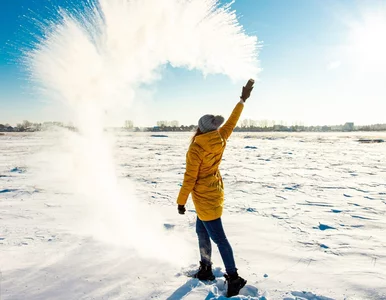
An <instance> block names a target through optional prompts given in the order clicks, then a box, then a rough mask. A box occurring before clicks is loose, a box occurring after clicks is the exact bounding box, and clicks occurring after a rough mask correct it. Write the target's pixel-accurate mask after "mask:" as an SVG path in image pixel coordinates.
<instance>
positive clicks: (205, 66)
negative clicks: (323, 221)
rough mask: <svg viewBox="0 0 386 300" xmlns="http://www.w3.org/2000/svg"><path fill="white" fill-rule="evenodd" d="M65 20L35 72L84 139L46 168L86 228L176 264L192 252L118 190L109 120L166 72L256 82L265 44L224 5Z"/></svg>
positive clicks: (129, 10) (158, 6)
mask: <svg viewBox="0 0 386 300" xmlns="http://www.w3.org/2000/svg"><path fill="white" fill-rule="evenodd" d="M58 15H59V18H57V17H55V18H54V19H53V20H49V21H47V22H45V23H44V24H45V25H44V26H43V28H42V29H43V32H44V34H43V35H42V37H41V38H40V39H39V40H38V42H37V43H36V45H35V47H34V49H33V50H31V51H29V52H28V53H26V61H27V67H28V68H29V70H30V74H31V79H32V80H33V81H34V82H36V84H37V85H38V86H39V87H41V90H42V91H43V92H44V93H45V95H46V96H48V97H49V98H50V99H55V100H59V101H63V102H64V103H65V104H67V105H68V107H69V108H70V109H71V111H72V112H73V114H74V120H75V123H74V125H75V126H76V127H77V128H78V129H79V131H78V132H77V133H73V132H64V133H63V134H62V135H61V137H62V138H61V142H60V143H59V144H58V145H59V146H58V147H55V148H52V149H51V150H50V153H48V152H46V153H44V157H43V156H41V157H40V163H41V166H43V165H44V166H46V169H45V171H46V174H47V173H48V174H49V177H50V178H49V179H51V181H52V180H53V179H54V178H56V179H58V180H59V181H61V182H62V183H63V182H64V181H65V182H66V185H65V186H66V187H65V189H66V191H67V192H70V193H71V194H72V199H76V201H83V202H84V203H85V204H86V205H85V216H86V215H87V216H89V217H90V216H92V218H87V220H88V221H89V223H88V226H83V227H82V228H85V227H87V229H88V231H89V232H91V233H92V234H94V235H95V236H97V237H99V238H102V239H103V240H107V241H110V242H115V243H119V244H123V245H128V246H130V247H134V248H136V249H137V250H138V252H139V253H142V254H143V255H147V256H151V257H164V258H168V257H169V258H172V259H173V260H175V259H176V257H177V256H180V255H181V253H184V252H186V247H187V246H186V245H184V244H183V243H182V242H181V241H170V240H168V239H172V238H171V237H170V236H165V233H164V232H163V228H162V218H161V216H159V215H157V214H156V213H155V212H151V209H149V208H146V207H143V206H144V205H143V204H141V203H139V202H138V201H137V200H136V197H135V196H134V190H133V189H132V188H130V187H127V181H126V183H125V186H124V187H123V186H122V184H121V183H120V182H119V180H118V176H117V171H116V166H115V162H114V154H113V151H114V150H113V149H114V148H113V145H114V141H113V140H112V139H111V137H109V136H108V134H107V133H106V132H105V131H104V128H105V126H106V115H108V114H109V113H110V112H114V111H117V110H119V109H120V107H122V106H123V105H127V104H128V103H130V102H132V101H133V100H134V99H135V95H136V94H135V91H136V89H138V88H139V87H140V86H141V85H143V84H146V85H148V84H151V83H152V82H154V81H155V80H157V79H159V78H160V76H161V72H160V71H161V67H162V66H164V65H165V64H170V65H171V66H173V67H183V68H187V69H189V70H191V69H198V70H200V71H202V73H203V75H204V76H205V75H206V74H225V75H228V76H229V77H230V78H231V79H233V80H239V79H242V80H245V79H248V78H249V77H254V76H256V74H257V73H258V72H259V68H258V61H257V53H258V43H257V38H256V37H255V36H248V35H246V34H245V33H244V31H243V28H242V26H241V25H239V23H238V20H237V17H236V13H235V12H234V11H232V10H231V7H230V5H226V6H220V5H219V3H218V1H215V0H195V1H190V0H132V1H129V0H100V1H99V2H87V3H85V5H84V8H83V9H80V10H77V11H74V12H72V13H69V12H66V11H59V14H58ZM136 101H140V99H136ZM59 148H60V150H58V149H59ZM53 149H55V150H53ZM43 160H45V161H46V163H45V164H42V161H43ZM48 170H49V172H47V171H48ZM46 179H47V178H46ZM37 180H38V179H37ZM48 181H49V180H46V181H45V182H46V183H47V182H48ZM177 192H178V191H176V194H177ZM173 209H174V208H173ZM162 245H165V246H162ZM168 245H172V249H171V247H170V246H168Z"/></svg>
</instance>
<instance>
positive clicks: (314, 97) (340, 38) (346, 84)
mask: <svg viewBox="0 0 386 300" xmlns="http://www.w3.org/2000/svg"><path fill="white" fill-rule="evenodd" d="M47 3H48V4H49V5H47ZM47 6H48V7H47ZM58 6H60V7H63V8H65V9H66V8H68V7H70V5H69V4H68V3H67V1H62V0H53V1H37V0H35V1H27V0H3V1H1V2H0V50H1V52H0V123H10V124H11V125H15V124H16V123H18V122H21V121H22V120H26V119H27V120H30V121H35V122H41V121H49V120H60V121H64V122H67V121H70V117H69V115H68V114H66V113H63V112H64V111H65V108H63V107H62V104H59V103H57V104H52V103H50V104H47V102H46V101H43V100H42V99H41V97H40V96H39V95H38V94H37V93H36V92H35V91H34V86H33V85H32V84H31V83H29V81H28V80H27V78H26V76H25V70H23V66H22V65H20V64H19V63H18V60H19V59H20V55H21V49H22V48H25V47H29V46H30V45H31V41H33V35H32V34H31V32H32V33H33V32H36V30H35V29H34V27H33V22H31V19H32V18H38V19H39V20H44V19H46V18H49V17H50V15H52V14H53V12H54V11H55V7H58ZM232 8H233V9H235V10H236V12H237V15H238V16H239V22H240V23H241V24H242V25H243V27H244V29H245V31H246V33H247V34H249V35H257V36H258V39H259V40H260V41H263V48H262V49H261V52H260V55H259V59H260V64H261V67H262V69H263V71H262V72H261V73H260V75H259V78H258V82H257V84H256V87H255V90H254V93H253V96H252V97H251V99H249V100H248V102H247V105H246V108H245V110H244V114H243V117H242V118H250V119H253V120H263V119H269V120H275V121H276V122H277V123H279V122H283V123H285V124H288V125H291V124H299V123H303V124H307V125H313V124H320V125H323V124H341V123H344V122H346V121H352V122H355V123H357V124H369V123H386V117H385V116H384V111H386V101H385V100H386V82H385V81H386V80H385V78H386V76H385V75H386V61H385V55H384V53H386V34H385V32H386V0H373V1H355V0H238V1H236V2H235V3H234V4H233V5H232ZM383 50H385V51H383ZM240 90H241V83H240V82H232V81H231V80H230V79H228V78H227V77H225V76H221V75H210V76H208V77H206V78H204V77H203V76H202V74H201V73H200V72H198V71H187V70H183V69H173V68H171V67H168V68H166V69H164V71H163V73H162V78H161V79H160V80H159V81H158V82H156V83H155V84H154V85H153V86H152V87H151V90H150V92H147V94H146V93H144V94H142V96H144V97H147V96H149V95H150V96H149V97H151V98H152V100H151V102H146V103H147V105H148V107H146V108H145V110H146V116H144V117H143V119H144V120H145V119H146V121H143V122H141V118H138V113H137V112H138V110H137V109H136V108H135V107H134V108H133V109H132V114H131V113H130V111H129V112H127V119H134V120H135V123H136V124H137V125H154V124H155V123H156V121H157V120H170V121H171V120H178V121H179V122H180V124H185V125H189V124H194V123H196V122H197V119H198V118H199V117H200V116H201V115H202V114H206V113H213V114H223V115H225V116H227V115H229V113H230V110H231V109H232V108H233V105H234V103H235V102H236V101H237V100H238V96H239V94H240ZM149 103H150V104H149ZM142 109H143V108H142ZM140 123H142V124H140Z"/></svg>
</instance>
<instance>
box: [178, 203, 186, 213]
mask: <svg viewBox="0 0 386 300" xmlns="http://www.w3.org/2000/svg"><path fill="white" fill-rule="evenodd" d="M185 211H186V208H185V205H180V204H178V213H179V214H180V215H184V214H185Z"/></svg>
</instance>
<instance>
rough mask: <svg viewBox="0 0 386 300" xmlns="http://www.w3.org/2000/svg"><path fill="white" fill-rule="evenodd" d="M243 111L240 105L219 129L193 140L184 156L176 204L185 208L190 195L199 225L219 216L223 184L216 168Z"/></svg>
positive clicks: (222, 201) (221, 207) (220, 213)
mask: <svg viewBox="0 0 386 300" xmlns="http://www.w3.org/2000/svg"><path fill="white" fill-rule="evenodd" d="M243 108H244V103H242V101H240V102H239V103H238V104H237V105H236V107H235V108H234V109H233V112H232V114H231V116H230V117H229V119H228V120H227V121H226V123H225V124H224V125H223V126H222V127H220V128H219V129H218V130H215V131H211V132H208V133H205V134H201V135H199V136H197V137H196V138H195V140H194V142H193V143H191V145H190V147H189V150H188V152H187V154H186V172H185V175H184V182H183V184H182V187H181V190H180V193H179V195H178V198H177V203H178V204H180V205H185V204H186V201H187V200H188V197H189V194H190V193H192V199H193V203H194V206H195V208H196V212H197V216H198V218H199V219H200V220H202V221H211V220H216V219H218V218H220V217H221V215H222V210H223V203H224V184H223V181H222V177H221V174H220V171H219V169H218V168H219V165H220V163H221V159H222V155H223V153H224V150H225V146H226V143H227V139H228V138H229V136H230V135H231V134H232V132H233V129H234V128H235V126H236V124H237V121H238V120H239V117H240V114H241V112H242V111H243Z"/></svg>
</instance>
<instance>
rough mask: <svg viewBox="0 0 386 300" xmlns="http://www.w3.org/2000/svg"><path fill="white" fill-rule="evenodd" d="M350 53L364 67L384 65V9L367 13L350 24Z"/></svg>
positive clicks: (385, 41)
mask: <svg viewBox="0 0 386 300" xmlns="http://www.w3.org/2000/svg"><path fill="white" fill-rule="evenodd" d="M350 28H351V30H350V34H349V44H350V53H351V54H352V55H353V56H354V59H355V61H356V62H358V63H359V64H360V65H362V66H363V67H364V68H366V69H374V68H382V67H384V66H385V65H386V10H383V11H378V12H376V13H367V14H365V15H364V16H363V17H362V19H361V20H359V21H357V22H355V23H352V24H351V25H350Z"/></svg>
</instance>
